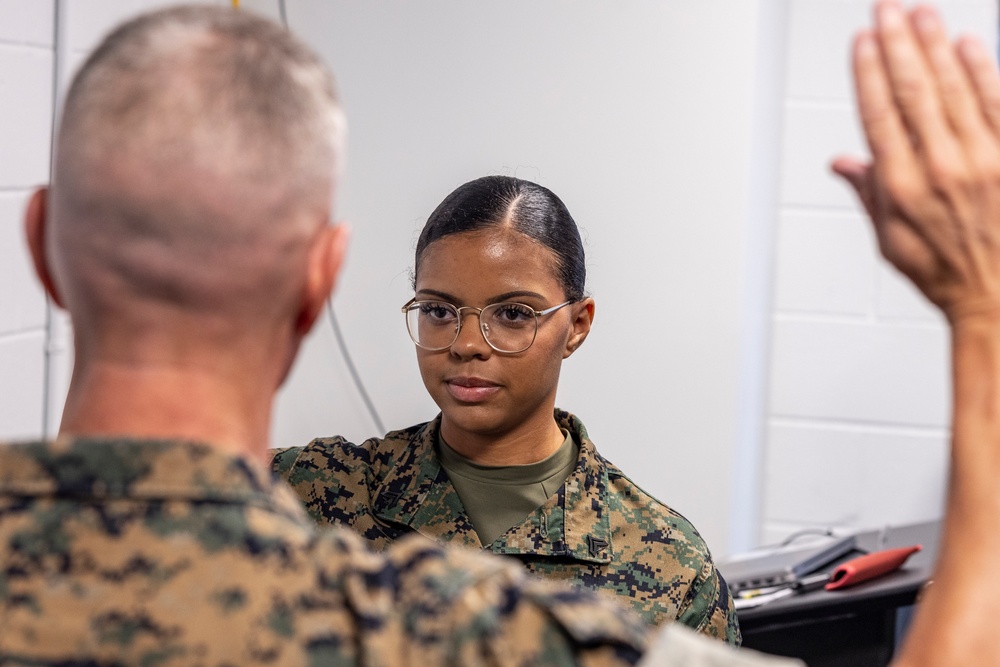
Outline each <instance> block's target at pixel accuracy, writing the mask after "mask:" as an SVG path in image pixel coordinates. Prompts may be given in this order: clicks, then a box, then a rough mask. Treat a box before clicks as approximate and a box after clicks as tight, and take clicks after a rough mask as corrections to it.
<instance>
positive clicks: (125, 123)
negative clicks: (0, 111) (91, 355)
mask: <svg viewBox="0 0 1000 667" xmlns="http://www.w3.org/2000/svg"><path fill="white" fill-rule="evenodd" d="M342 126H343V117H342V115H341V113H340V110H339V108H338V105H337V101H336V97H335V93H334V88H333V83H332V79H331V77H330V75H329V73H328V71H327V70H326V68H325V67H324V66H323V64H322V63H321V62H320V60H319V59H318V58H317V57H316V56H315V55H314V54H313V53H312V51H310V50H309V49H308V48H307V47H305V46H304V45H302V44H301V43H300V42H299V41H297V40H296V39H295V38H294V37H292V36H291V35H290V34H289V33H288V32H287V31H286V30H284V29H282V28H281V27H280V26H277V25H275V24H272V23H271V22H269V21H266V20H264V19H261V18H257V17H255V16H253V15H252V14H248V13H246V12H243V11H235V10H233V9H231V8H224V7H206V6H198V7H181V8H174V9H167V10H163V11H158V12H154V13H151V14H147V15H144V16H141V17H139V18H137V19H135V20H133V21H131V22H128V23H126V24H124V25H122V26H121V27H119V28H118V29H116V30H115V31H114V32H113V33H111V34H110V35H109V36H108V37H107V38H106V39H105V40H104V42H103V43H102V44H101V45H100V46H99V47H98V49H97V50H96V51H95V52H94V53H93V54H92V55H91V56H90V58H89V59H88V60H87V61H86V62H85V64H84V65H83V67H82V68H81V70H80V72H79V73H78V74H77V76H76V78H75V80H74V82H73V84H72V86H71V88H70V90H69V93H68V95H67V97H66V101H65V106H64V112H63V118H62V123H61V128H60V132H59V135H58V139H57V144H56V151H55V168H54V179H53V185H52V192H51V195H50V197H49V206H48V216H47V218H48V223H47V229H46V231H45V234H44V237H45V238H44V241H43V244H44V254H45V255H46V257H47V260H46V261H47V265H48V271H49V279H50V282H51V283H52V284H53V290H54V291H55V292H56V294H57V298H59V299H60V300H61V301H62V302H63V303H64V304H65V305H66V307H67V308H68V309H69V310H70V312H71V314H72V316H73V319H74V323H75V326H76V331H77V336H84V337H87V336H92V335H94V336H98V334H99V333H100V332H106V331H107V330H108V329H109V328H113V327H119V328H121V327H125V328H126V329H127V328H129V327H132V328H133V329H136V330H142V329H151V328H158V327H164V326H175V325H176V326H185V325H186V326H190V325H191V324H192V323H195V324H196V325H197V326H196V327H195V328H198V327H200V326H201V324H203V322H202V320H204V319H205V318H211V321H212V322H215V323H220V324H221V326H220V328H219V330H220V333H221V334H222V335H225V333H224V332H225V330H226V329H227V328H236V327H239V328H241V330H244V331H246V327H253V326H258V325H260V326H275V325H276V324H280V322H282V321H283V320H285V319H287V318H288V317H289V316H294V312H293V311H294V309H295V308H297V307H298V306H299V304H298V303H297V302H296V300H297V299H298V298H299V296H300V295H301V291H302V286H303V282H304V281H306V277H305V273H306V272H305V271H304V270H303V267H304V266H305V264H306V262H305V260H306V258H307V256H308V255H309V254H310V252H313V251H312V250H311V242H312V241H314V240H315V238H316V235H317V233H318V230H319V229H320V228H321V227H322V226H323V225H324V224H325V223H326V222H327V220H328V219H329V215H330V208H331V205H332V202H331V199H332V191H333V187H334V185H335V183H334V181H335V178H336V172H337V169H338V162H339V158H340V154H341V141H342V134H343V127H342ZM29 235H30V232H29ZM36 254H37V253H36ZM199 322H201V324H199ZM210 329H211V327H206V328H205V330H210ZM95 332H97V333H95ZM78 350H79V347H78Z"/></svg>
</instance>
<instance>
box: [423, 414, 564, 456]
mask: <svg viewBox="0 0 1000 667" xmlns="http://www.w3.org/2000/svg"><path fill="white" fill-rule="evenodd" d="M441 437H442V438H443V439H444V441H445V442H446V443H448V446H449V447H451V448H452V449H454V450H455V451H456V452H458V453H459V454H461V455H462V456H464V457H465V458H467V459H469V460H470V461H472V462H474V463H478V464H479V465H487V466H509V465H526V464H529V463H536V462H538V461H541V460H542V459H546V458H548V457H549V456H551V455H552V454H554V453H555V451H556V450H557V449H559V447H560V446H561V445H562V444H563V442H565V440H566V437H565V436H564V435H563V432H562V430H561V429H560V428H559V425H558V424H557V423H556V421H555V419H554V418H553V417H552V412H551V411H549V412H548V415H547V419H545V420H544V422H542V421H541V420H529V421H526V422H524V423H522V424H520V425H518V426H517V428H515V429H514V430H512V431H508V432H505V433H501V434H493V433H490V434H483V433H474V432H469V431H466V430H463V429H460V428H457V427H455V426H454V425H453V424H452V423H451V422H450V421H449V420H448V418H447V416H442V418H441Z"/></svg>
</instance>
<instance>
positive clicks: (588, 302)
mask: <svg viewBox="0 0 1000 667" xmlns="http://www.w3.org/2000/svg"><path fill="white" fill-rule="evenodd" d="M569 308H572V309H573V310H572V312H573V329H572V331H571V332H570V335H569V338H567V339H566V349H565V350H564V351H563V359H565V358H567V357H568V356H569V355H571V354H573V353H574V352H576V350H577V348H578V347H580V346H581V345H583V341H585V340H587V336H588V335H589V334H590V327H591V325H592V324H593V323H594V300H593V299H591V298H590V297H589V296H588V297H587V298H586V299H583V300H582V301H580V302H579V303H574V304H571V305H570V306H569Z"/></svg>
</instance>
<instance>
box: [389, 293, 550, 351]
mask: <svg viewBox="0 0 1000 667" xmlns="http://www.w3.org/2000/svg"><path fill="white" fill-rule="evenodd" d="M459 318H460V315H459V311H458V309H457V308H456V307H455V306H453V305H451V304H450V303H443V302H436V301H420V302H417V303H414V304H413V305H412V306H410V307H409V309H407V311H406V328H407V329H408V330H409V332H410V337H411V338H413V342H414V343H416V344H417V345H419V346H421V347H424V348H427V349H431V350H443V349H445V348H447V347H451V345H452V344H453V343H454V342H455V340H456V339H457V338H458V332H459V327H460V324H461V322H460V319H459ZM479 323H480V329H481V330H482V332H483V336H484V337H485V338H486V340H487V341H488V342H489V344H490V345H491V346H492V347H493V348H494V349H496V350H499V351H501V352H521V351H522V350H526V349H527V348H529V347H531V344H532V343H533V342H534V340H535V329H536V326H537V319H536V317H535V311H534V310H532V309H531V308H528V307H527V306H525V305H522V304H519V303H494V304H490V305H489V306H486V307H485V308H483V310H482V312H481V313H480V314H479Z"/></svg>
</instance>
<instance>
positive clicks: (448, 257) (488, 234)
mask: <svg viewBox="0 0 1000 667" xmlns="http://www.w3.org/2000/svg"><path fill="white" fill-rule="evenodd" d="M416 268H417V289H421V288H428V289H434V288H438V287H436V286H432V285H431V283H437V282H446V283H455V282H460V283H462V284H466V283H469V282H477V283H483V284H488V283H496V284H497V285H498V288H499V287H505V288H508V287H514V286H515V285H514V284H516V288H517V289H525V285H526V284H529V283H530V284H533V285H535V291H540V290H541V289H544V290H545V291H546V292H547V291H550V290H552V289H553V288H554V289H557V290H558V289H559V288H560V285H559V280H558V275H557V271H556V255H555V253H554V252H552V251H551V250H550V249H548V248H546V247H545V246H544V245H542V244H541V243H538V242H537V241H535V240H533V239H531V238H529V237H528V236H526V235H524V234H522V233H520V232H516V231H511V230H479V231H474V232H462V233H459V234H452V235H450V236H445V237H443V238H440V239H438V240H436V241H434V242H433V243H431V244H430V245H428V246H427V248H426V249H425V250H424V252H423V254H422V255H421V257H420V262H419V264H418V265H417V267H416Z"/></svg>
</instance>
